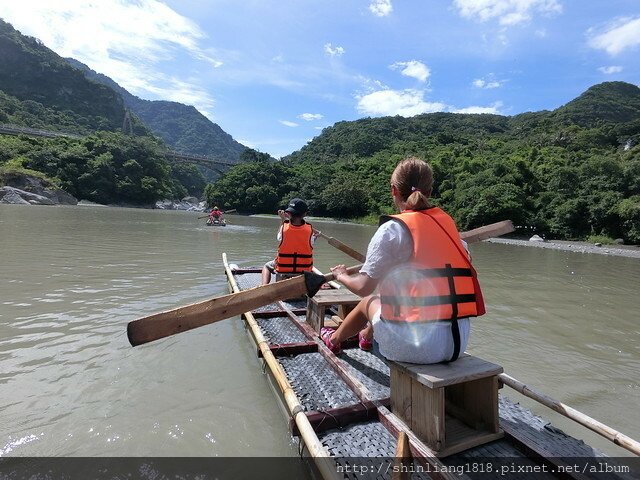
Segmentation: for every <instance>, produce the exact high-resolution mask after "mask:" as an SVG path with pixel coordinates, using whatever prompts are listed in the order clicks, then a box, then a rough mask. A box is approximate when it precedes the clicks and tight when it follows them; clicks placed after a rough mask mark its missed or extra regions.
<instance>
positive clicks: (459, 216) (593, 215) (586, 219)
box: [205, 82, 640, 244]
mask: <svg viewBox="0 0 640 480" xmlns="http://www.w3.org/2000/svg"><path fill="white" fill-rule="evenodd" d="M408 156H417V157H419V158H422V159H424V160H426V161H428V162H429V163H430V164H431V166H432V168H433V170H434V177H435V184H434V191H433V202H434V203H435V204H436V205H439V206H442V207H443V208H444V209H445V210H446V211H447V212H449V213H451V214H452V215H453V217H454V218H455V219H456V221H457V223H458V226H459V227H460V228H461V229H463V230H467V229H470V228H474V227H478V226H481V225H486V224H489V223H493V222H496V221H500V220H504V219H507V218H509V219H511V220H513V221H514V223H515V224H516V225H518V226H519V227H520V229H521V231H524V232H526V233H525V235H526V234H527V233H528V234H529V235H530V234H531V233H538V234H540V235H548V236H551V237H553V238H564V239H585V238H591V239H592V241H594V242H607V241H610V240H609V239H615V238H622V239H624V240H625V241H627V242H633V243H637V244H640V88H638V86H636V85H632V84H629V83H625V82H607V83H602V84H599V85H594V86H592V87H591V88H589V89H587V90H586V91H585V92H584V93H583V94H582V95H580V96H579V97H577V98H576V99H574V100H571V101H569V102H568V103H567V104H565V105H563V106H562V107H560V108H557V109H556V110H553V111H541V112H527V113H523V114H520V115H515V116H512V117H507V116H502V115H488V114H455V113H430V114H424V115H417V116H414V117H411V118H404V117H400V116H396V117H382V118H362V119H360V120H356V121H350V122H338V123H336V124H335V125H333V126H331V127H328V128H325V129H324V130H323V131H322V133H321V134H320V135H319V136H317V137H316V138H314V139H313V140H312V141H311V142H309V143H308V144H307V145H305V146H304V147H303V148H302V149H300V150H298V151H297V152H293V153H292V154H290V155H288V156H287V157H285V158H284V159H283V160H282V162H279V163H278V164H275V165H264V164H263V165H243V166H241V167H237V169H233V170H232V171H230V172H229V173H228V174H227V175H225V176H224V178H222V179H221V180H220V181H218V182H216V183H215V184H213V186H211V187H210V188H209V187H208V188H207V190H206V191H205V193H206V194H207V195H208V197H209V198H215V199H224V200H225V201H228V202H229V203H230V204H231V205H234V206H235V205H239V207H238V208H239V209H240V208H243V209H244V210H246V211H250V210H255V209H258V208H265V209H266V210H267V211H269V209H271V210H273V209H274V208H276V206H277V205H278V203H280V204H281V203H282V201H283V199H286V198H288V197H291V196H299V197H301V198H305V199H307V200H308V203H309V204H310V206H311V210H312V213H313V214H314V215H326V216H332V217H342V218H354V217H368V219H369V221H372V220H373V218H374V217H375V216H377V215H379V214H380V213H390V212H392V211H394V206H393V205H392V202H391V198H390V195H389V178H390V175H391V172H392V171H393V169H394V167H395V166H396V164H397V163H398V161H399V160H401V159H403V158H406V157H408ZM265 178H272V179H273V180H271V181H270V183H269V185H265V182H264V179H265ZM239 184H241V185H243V186H244V187H245V189H246V191H247V192H251V195H252V196H251V198H247V197H246V196H245V195H239V193H238V189H237V185H239ZM263 205H264V206H265V207H262V206H263ZM240 206H241V207H240Z"/></svg>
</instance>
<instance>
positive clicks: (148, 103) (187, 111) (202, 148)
mask: <svg viewBox="0 0 640 480" xmlns="http://www.w3.org/2000/svg"><path fill="white" fill-rule="evenodd" d="M66 60H67V61H68V62H69V63H70V64H71V65H72V66H74V67H76V68H78V69H80V70H82V71H83V72H84V74H85V75H86V77H87V78H89V79H91V80H93V81H95V82H97V83H100V84H102V85H106V86H108V87H110V88H111V89H113V90H114V91H116V92H118V93H119V94H120V96H121V97H122V99H123V101H124V106H125V107H126V108H129V109H131V111H133V112H134V113H135V114H136V115H137V116H138V117H139V118H140V119H141V120H142V121H143V122H144V124H145V125H146V126H148V127H149V129H150V130H151V131H152V132H153V133H155V134H156V135H158V136H159V137H160V138H162V139H163V140H164V141H165V142H166V143H167V145H169V146H170V147H171V148H172V149H174V150H176V151H179V152H184V153H191V154H196V155H205V156H211V157H220V158H224V159H226V160H227V161H232V162H239V161H240V155H241V154H242V152H244V150H245V149H246V148H247V147H245V146H244V145H242V144H241V143H238V142H236V141H235V140H234V139H233V137H232V136H231V135H229V134H228V133H226V132H225V131H224V130H222V128H220V126H219V125H217V124H215V123H213V122H211V121H210V120H209V119H208V118H207V117H205V116H204V115H202V114H201V113H200V112H199V111H198V110H196V108H195V107H193V106H191V105H183V104H182V103H178V102H168V101H165V100H143V99H141V98H139V97H136V96H135V95H132V94H131V93H129V92H128V91H127V90H125V89H124V88H122V87H121V86H120V85H118V84H117V83H116V82H115V81H114V80H112V79H111V78H109V77H107V76H106V75H103V74H101V73H97V72H95V71H93V70H91V69H90V68H89V67H88V66H86V65H85V64H83V63H82V62H79V61H78V60H75V59H73V58H67V59H66Z"/></svg>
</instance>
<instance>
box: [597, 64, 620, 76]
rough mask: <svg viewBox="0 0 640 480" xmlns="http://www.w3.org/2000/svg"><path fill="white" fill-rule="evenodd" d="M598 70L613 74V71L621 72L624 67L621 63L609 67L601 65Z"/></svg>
mask: <svg viewBox="0 0 640 480" xmlns="http://www.w3.org/2000/svg"><path fill="white" fill-rule="evenodd" d="M598 70H599V71H601V72H602V73H604V74H605V75H611V74H612V73H620V72H621V71H622V67H621V66H619V65H610V66H608V67H600V68H598Z"/></svg>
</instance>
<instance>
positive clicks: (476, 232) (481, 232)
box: [318, 220, 515, 262]
mask: <svg viewBox="0 0 640 480" xmlns="http://www.w3.org/2000/svg"><path fill="white" fill-rule="evenodd" d="M514 230H515V228H514V226H513V222H512V221H511V220H503V221H502V222H496V223H492V224H491V225H485V226H484V227H478V228H474V229H473V230H469V231H467V232H462V233H461V234H460V238H462V240H464V241H465V242H467V243H475V242H480V241H482V240H486V239H487V238H492V237H499V236H500V235H506V234H507V233H511V232H513V231H514ZM318 235H319V236H321V237H322V238H326V239H327V240H328V241H329V245H332V246H334V247H336V248H337V249H338V250H342V251H343V252H344V253H346V254H347V255H349V256H350V257H351V258H355V259H356V260H358V261H359V262H364V260H365V256H364V255H362V254H361V253H360V252H357V251H355V250H354V249H353V248H351V247H350V246H349V245H345V244H344V243H342V242H341V241H339V240H336V239H335V238H333V237H327V236H326V235H325V234H323V233H322V232H318Z"/></svg>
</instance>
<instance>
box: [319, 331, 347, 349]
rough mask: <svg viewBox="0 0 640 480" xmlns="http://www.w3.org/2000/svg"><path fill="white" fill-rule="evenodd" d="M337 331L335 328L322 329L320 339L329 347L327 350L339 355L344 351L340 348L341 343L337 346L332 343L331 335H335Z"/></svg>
mask: <svg viewBox="0 0 640 480" xmlns="http://www.w3.org/2000/svg"><path fill="white" fill-rule="evenodd" d="M335 331H336V329H335V328H331V327H322V328H321V329H320V338H321V339H322V341H323V342H324V344H325V345H326V346H327V348H328V349H329V350H331V352H333V353H334V354H336V355H337V354H338V353H340V352H341V351H342V348H341V347H340V344H339V343H338V344H335V343H333V342H332V341H331V335H333V332H335Z"/></svg>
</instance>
